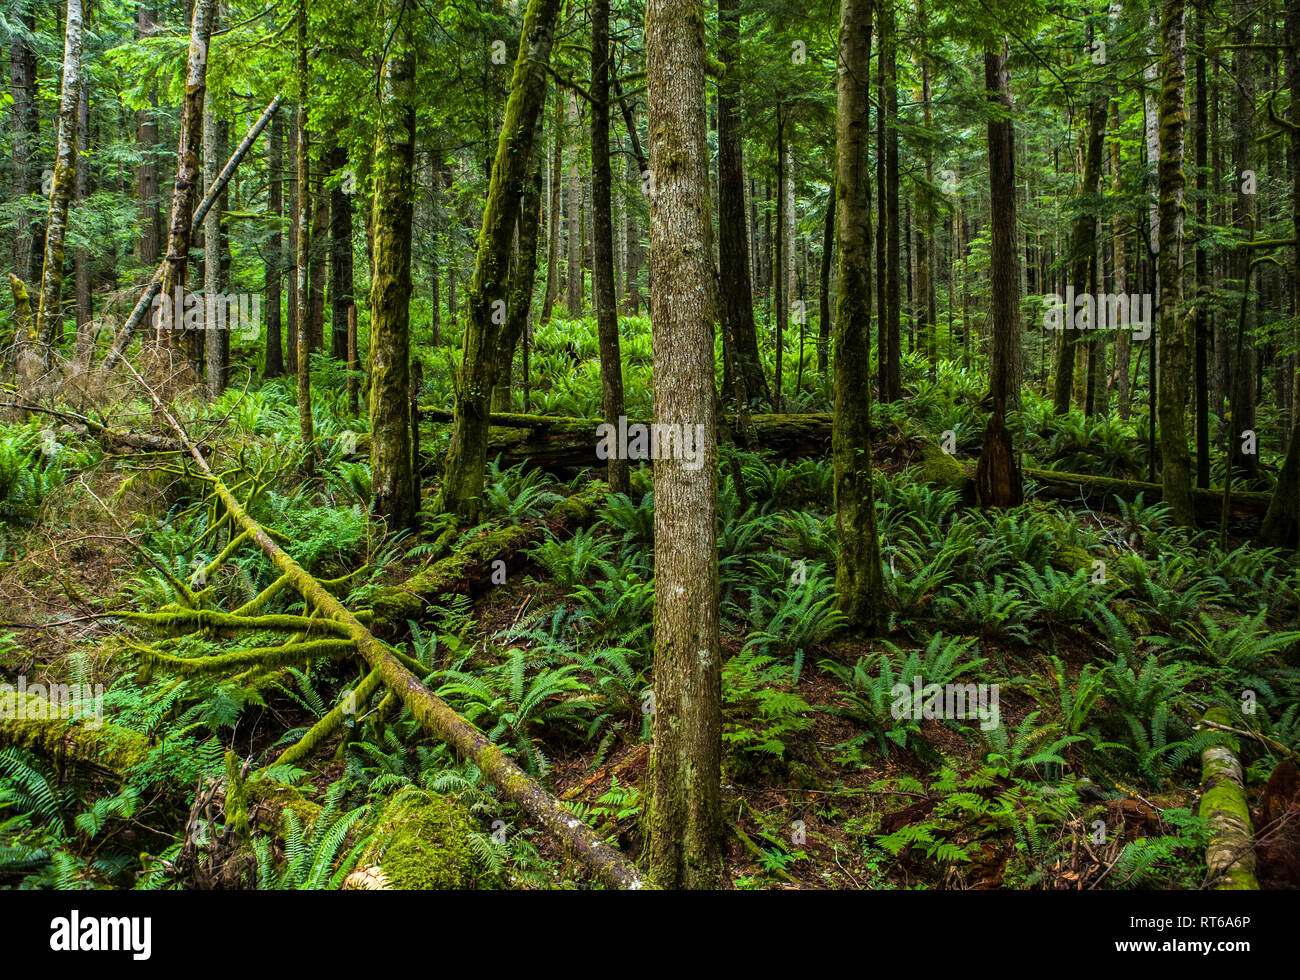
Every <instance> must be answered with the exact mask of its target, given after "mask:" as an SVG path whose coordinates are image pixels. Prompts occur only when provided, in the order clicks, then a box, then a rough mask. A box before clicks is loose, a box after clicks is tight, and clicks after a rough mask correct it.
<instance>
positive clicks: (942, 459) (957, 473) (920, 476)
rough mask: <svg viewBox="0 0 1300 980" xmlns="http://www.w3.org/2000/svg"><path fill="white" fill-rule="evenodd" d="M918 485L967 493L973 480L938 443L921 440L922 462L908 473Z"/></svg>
mask: <svg viewBox="0 0 1300 980" xmlns="http://www.w3.org/2000/svg"><path fill="white" fill-rule="evenodd" d="M907 473H908V476H910V477H911V478H912V479H913V480H915V481H916V482H917V483H928V484H931V485H935V486H941V487H947V488H949V489H951V490H961V491H963V492H965V490H966V488H967V487H968V486H970V483H971V478H970V477H969V476H968V475H967V473H966V470H965V469H964V468H963V467H962V465H961V463H959V462H957V460H956V458H955V457H953V456H950V455H949V454H948V453H945V452H944V451H943V449H942V448H941V447H940V446H939V444H938V443H936V442H932V441H930V440H929V439H922V440H921V461H920V462H919V463H916V464H914V465H913V466H912V467H911V468H910V469H908V471H907Z"/></svg>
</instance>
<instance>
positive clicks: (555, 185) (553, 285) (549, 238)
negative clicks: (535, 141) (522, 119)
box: [537, 88, 564, 327]
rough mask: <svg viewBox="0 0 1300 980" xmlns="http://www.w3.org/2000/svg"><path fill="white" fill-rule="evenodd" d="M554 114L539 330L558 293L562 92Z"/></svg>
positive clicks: (562, 145)
mask: <svg viewBox="0 0 1300 980" xmlns="http://www.w3.org/2000/svg"><path fill="white" fill-rule="evenodd" d="M554 95H555V114H554V116H552V117H551V143H552V145H551V172H550V177H549V179H548V181H547V183H548V184H549V185H550V186H549V191H550V200H549V203H548V204H547V207H546V296H545V298H544V299H543V300H542V316H541V318H540V319H539V320H538V322H537V325H538V326H539V327H541V326H545V325H546V324H548V323H550V322H551V310H553V309H554V308H555V298H556V296H558V295H559V292H560V206H561V205H560V202H561V200H562V198H563V195H562V193H561V190H562V186H563V182H564V93H563V92H561V91H560V90H559V89H558V88H557V89H556V90H555V93H554Z"/></svg>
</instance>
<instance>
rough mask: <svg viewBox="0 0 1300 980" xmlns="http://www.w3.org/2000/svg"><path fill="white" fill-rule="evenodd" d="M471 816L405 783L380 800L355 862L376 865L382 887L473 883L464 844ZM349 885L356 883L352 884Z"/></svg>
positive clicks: (464, 886)
mask: <svg viewBox="0 0 1300 980" xmlns="http://www.w3.org/2000/svg"><path fill="white" fill-rule="evenodd" d="M473 833H474V821H473V819H472V818H471V817H470V815H469V814H468V813H467V812H466V811H465V809H464V808H463V807H462V806H460V805H459V804H458V803H456V802H455V801H453V800H451V799H450V798H448V797H446V796H441V795H439V794H437V793H428V792H425V791H424V790H422V789H419V788H418V787H415V786H408V787H406V788H405V789H403V790H402V791H401V792H399V793H398V794H397V795H395V796H394V797H393V798H392V799H391V800H389V801H388V803H387V804H386V805H385V806H384V809H383V810H382V811H381V812H380V814H379V818H378V819H377V820H376V821H375V834H374V838H373V840H372V842H371V844H370V845H369V846H368V847H367V848H366V850H365V851H364V852H363V853H362V855H361V858H360V860H359V861H358V865H359V866H360V867H363V868H364V867H369V868H376V867H378V868H380V869H381V870H380V871H379V872H374V873H373V874H374V877H375V878H376V879H377V880H378V879H379V878H380V876H382V882H383V885H384V886H386V887H387V888H392V889H401V890H403V891H430V890H437V891H443V890H448V889H453V890H463V889H467V888H473V887H474V885H475V879H476V877H477V875H476V861H475V858H474V851H473V849H472V847H471V845H470V837H471V836H472V835H473ZM354 887H360V886H356V885H354Z"/></svg>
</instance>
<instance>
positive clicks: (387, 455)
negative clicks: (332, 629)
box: [370, 0, 418, 528]
mask: <svg viewBox="0 0 1300 980" xmlns="http://www.w3.org/2000/svg"><path fill="white" fill-rule="evenodd" d="M412 12H413V7H412V5H411V4H410V2H409V0H393V4H392V6H391V7H390V10H389V14H388V18H389V25H388V32H389V33H390V34H391V35H392V37H393V43H392V44H391V45H390V46H389V49H388V57H387V60H386V61H385V62H384V68H383V91H382V98H381V103H380V115H379V124H378V127H377V132H376V137H375V164H374V179H375V201H374V211H373V212H372V217H371V227H372V229H373V230H374V238H375V244H374V268H375V272H374V280H373V282H372V283H371V288H370V433H371V440H372V449H371V457H370V485H371V488H372V489H373V491H374V495H375V513H376V514H379V515H381V516H382V517H384V518H385V519H387V521H388V522H389V524H390V526H392V527H394V528H405V527H413V526H414V525H415V515H416V511H417V509H418V501H417V500H416V497H415V493H414V484H413V482H412V477H411V474H412V463H411V416H410V412H411V409H410V359H411V354H410V302H411V217H412V214H413V210H414V193H415V188H414V171H415V61H414V49H413V45H412V40H411V34H410V18H411V16H412Z"/></svg>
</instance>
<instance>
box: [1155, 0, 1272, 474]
mask: <svg viewBox="0 0 1300 980" xmlns="http://www.w3.org/2000/svg"><path fill="white" fill-rule="evenodd" d="M1232 17H1233V21H1234V25H1235V26H1234V29H1233V43H1234V44H1236V45H1238V47H1236V48H1235V49H1234V51H1233V61H1234V64H1235V68H1236V75H1237V78H1236V81H1237V85H1236V92H1237V101H1236V106H1235V107H1234V111H1233V115H1234V117H1235V119H1234V128H1235V132H1236V140H1235V143H1234V145H1233V150H1232V159H1233V163H1234V166H1235V175H1234V178H1233V184H1234V185H1235V186H1236V195H1235V203H1234V207H1233V224H1234V225H1235V226H1236V228H1237V231H1238V232H1239V233H1240V234H1241V236H1242V237H1243V238H1249V237H1251V236H1253V235H1254V234H1255V230H1256V220H1257V209H1256V194H1255V190H1256V188H1255V186H1254V184H1255V183H1256V181H1257V175H1256V163H1255V158H1256V153H1255V90H1256V84H1255V52H1254V50H1253V49H1252V48H1251V47H1250V44H1251V43H1252V42H1253V41H1254V25H1255V22H1256V20H1257V18H1258V14H1257V13H1256V10H1255V7H1254V5H1253V4H1251V3H1250V2H1249V0H1235V2H1234V4H1233V8H1232ZM1251 255H1252V253H1251V252H1249V251H1248V250H1246V249H1238V250H1237V255H1236V268H1235V269H1234V271H1233V277H1234V278H1235V279H1236V280H1237V281H1238V283H1239V286H1238V288H1243V289H1246V291H1247V296H1246V305H1245V310H1246V320H1245V325H1244V330H1245V343H1244V345H1243V346H1242V357H1241V363H1240V364H1238V363H1237V362H1236V361H1232V362H1231V376H1232V385H1231V390H1230V393H1229V396H1228V397H1229V399H1230V401H1231V406H1232V426H1233V429H1234V430H1235V431H1233V432H1232V433H1230V435H1231V437H1232V438H1231V440H1230V442H1229V445H1230V446H1231V447H1232V463H1233V465H1234V466H1235V467H1237V469H1238V471H1239V472H1241V473H1242V474H1244V475H1245V477H1246V478H1247V479H1254V478H1255V477H1256V476H1258V475H1259V453H1258V452H1254V453H1247V452H1244V451H1243V445H1244V444H1245V442H1246V440H1245V438H1244V436H1243V434H1244V433H1245V432H1247V431H1254V429H1255V398H1256V391H1255V377H1256V374H1257V373H1258V371H1259V365H1258V363H1257V359H1258V354H1257V352H1256V349H1255V347H1256V345H1255V321H1256V301H1255V297H1254V296H1252V295H1250V292H1251V291H1250V287H1249V285H1248V284H1247V285H1240V284H1242V283H1246V282H1247V280H1248V279H1249V278H1250V276H1249V273H1248V271H1247V270H1248V269H1249V268H1250V260H1251ZM1162 273H1163V269H1162ZM1162 383H1163V382H1162ZM1255 443H1256V445H1258V439H1256V440H1255Z"/></svg>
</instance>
